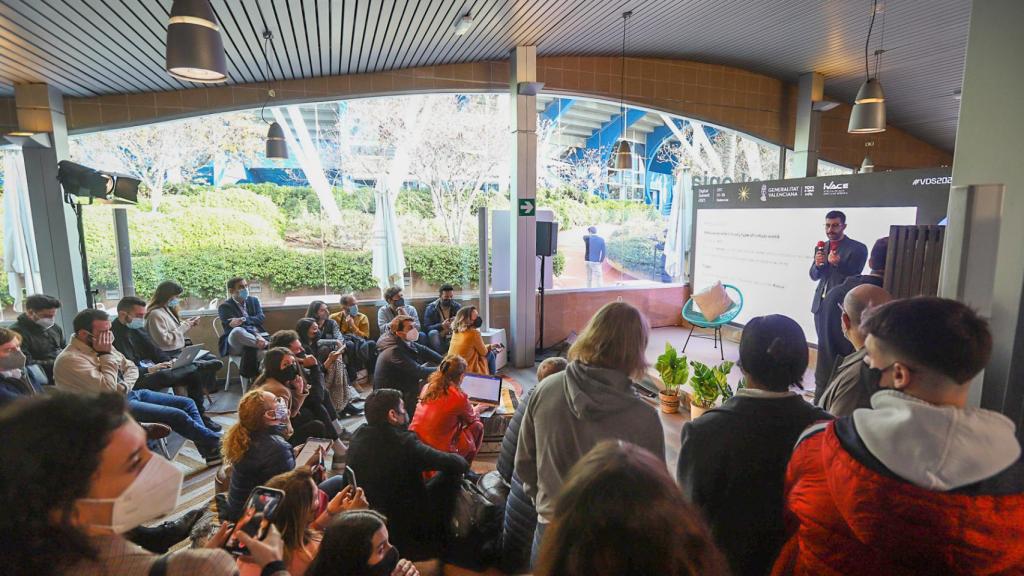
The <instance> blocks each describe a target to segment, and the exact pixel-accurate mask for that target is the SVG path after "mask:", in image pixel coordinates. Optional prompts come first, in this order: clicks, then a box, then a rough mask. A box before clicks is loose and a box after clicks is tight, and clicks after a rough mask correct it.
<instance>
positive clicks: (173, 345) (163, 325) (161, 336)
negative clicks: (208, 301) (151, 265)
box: [146, 280, 202, 356]
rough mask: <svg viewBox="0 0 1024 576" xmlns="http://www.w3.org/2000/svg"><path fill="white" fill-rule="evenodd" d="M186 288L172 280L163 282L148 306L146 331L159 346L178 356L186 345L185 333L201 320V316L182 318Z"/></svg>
mask: <svg viewBox="0 0 1024 576" xmlns="http://www.w3.org/2000/svg"><path fill="white" fill-rule="evenodd" d="M184 291H185V290H184V288H182V287H181V286H180V285H178V284H177V283H175V282H171V281H170V280H167V281H164V282H161V283H160V284H159V285H158V286H157V287H156V291H155V292H153V298H152V299H151V300H150V301H149V306H148V307H147V308H146V331H148V332H149V336H150V338H152V339H153V342H154V343H155V344H156V346H157V348H159V349H160V350H162V351H164V352H166V353H167V354H169V355H171V356H177V355H178V353H180V352H181V349H182V348H184V347H185V333H186V332H188V331H189V330H191V329H192V328H193V327H194V326H195V325H196V324H199V321H200V320H202V318H201V317H199V316H193V317H191V318H189V319H188V320H182V319H181V294H182V293H183V292H184Z"/></svg>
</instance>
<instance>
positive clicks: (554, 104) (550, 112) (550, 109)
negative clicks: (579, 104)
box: [540, 98, 576, 122]
mask: <svg viewBox="0 0 1024 576" xmlns="http://www.w3.org/2000/svg"><path fill="white" fill-rule="evenodd" d="M575 102H576V101H575V100H573V99H572V98H555V99H554V100H552V101H551V103H550V104H548V105H547V107H546V108H544V111H543V112H541V113H540V121H541V122H543V121H545V120H546V121H548V122H558V119H559V118H561V117H562V115H563V114H565V112H566V111H567V110H569V109H570V108H572V105H573V104H574V103H575Z"/></svg>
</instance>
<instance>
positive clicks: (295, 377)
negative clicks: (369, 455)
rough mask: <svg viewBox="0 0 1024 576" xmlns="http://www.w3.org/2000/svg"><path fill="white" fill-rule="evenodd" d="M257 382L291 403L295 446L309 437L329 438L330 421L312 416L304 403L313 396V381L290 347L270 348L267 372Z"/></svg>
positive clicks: (290, 438)
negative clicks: (311, 391)
mask: <svg viewBox="0 0 1024 576" xmlns="http://www.w3.org/2000/svg"><path fill="white" fill-rule="evenodd" d="M253 386H256V387H258V388H261V389H263V390H266V391H268V392H270V393H272V394H273V395H274V396H277V397H278V398H282V399H283V400H284V402H285V406H287V407H288V414H289V420H288V421H287V426H288V435H287V438H288V441H289V442H291V444H292V445H293V446H299V445H300V444H305V442H306V440H307V439H309V438H326V437H327V429H326V427H327V425H325V423H323V422H321V421H320V420H318V419H316V418H315V417H313V416H312V414H311V412H310V411H309V410H306V411H303V405H304V404H305V403H306V401H307V399H308V398H309V393H310V385H309V381H308V380H307V379H306V378H305V377H304V376H303V374H302V369H301V367H300V365H299V363H298V361H297V360H296V358H295V355H294V354H293V353H292V351H291V350H289V349H288V348H282V347H277V348H270V349H268V350H267V354H266V355H265V356H264V357H263V372H262V373H261V374H260V375H259V377H258V378H256V381H255V382H254V383H253Z"/></svg>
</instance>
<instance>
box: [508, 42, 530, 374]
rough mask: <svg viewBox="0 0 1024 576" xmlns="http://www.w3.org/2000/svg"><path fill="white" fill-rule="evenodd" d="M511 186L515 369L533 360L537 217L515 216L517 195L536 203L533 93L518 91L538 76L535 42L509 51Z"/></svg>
mask: <svg viewBox="0 0 1024 576" xmlns="http://www.w3.org/2000/svg"><path fill="white" fill-rule="evenodd" d="M511 60H512V66H511V71H512V78H511V81H510V82H509V95H510V96H511V98H512V102H513V105H512V107H511V108H512V122H511V125H512V139H513V140H512V141H513V146H512V170H511V173H512V189H511V197H512V198H511V199H512V206H511V213H510V217H511V218H514V219H515V220H514V222H513V223H511V225H510V226H509V248H510V252H511V257H510V264H511V268H512V269H511V271H510V272H511V273H510V277H511V280H512V282H511V286H510V288H509V289H510V300H511V302H510V316H511V323H510V324H511V328H512V331H511V334H510V335H509V336H510V338H509V340H510V342H509V349H510V351H511V353H512V363H513V364H514V365H515V366H516V367H517V368H528V367H531V366H533V363H534V345H535V343H536V340H537V217H536V216H535V215H530V216H519V210H518V208H519V203H520V201H521V200H526V201H529V204H530V205H531V206H534V207H535V202H536V198H537V97H536V96H526V95H522V94H519V84H520V83H522V82H536V81H537V47H536V46H518V47H516V48H515V49H513V50H512V58H511Z"/></svg>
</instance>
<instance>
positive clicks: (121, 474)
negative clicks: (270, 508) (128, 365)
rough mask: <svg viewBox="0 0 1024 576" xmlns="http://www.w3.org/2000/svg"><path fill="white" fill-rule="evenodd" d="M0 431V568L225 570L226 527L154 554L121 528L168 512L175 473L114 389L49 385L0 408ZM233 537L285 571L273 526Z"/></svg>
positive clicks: (46, 573)
mask: <svg viewBox="0 0 1024 576" xmlns="http://www.w3.org/2000/svg"><path fill="white" fill-rule="evenodd" d="M0 437H2V438H3V439H4V442H2V443H0V469H2V470H3V471H4V473H3V474H0V505H2V506H3V511H4V512H3V514H0V558H3V571H4V573H7V574H31V575H33V576H58V575H61V574H75V575H76V576H100V575H104V574H117V575H119V576H147V575H148V574H150V573H151V572H150V571H151V570H152V569H154V565H155V564H157V563H159V564H161V565H162V568H163V570H164V573H165V574H167V575H168V576H184V575H187V574H203V575H204V576H230V575H233V574H234V573H235V570H236V568H235V562H234V558H232V556H231V555H230V554H228V553H227V552H225V551H224V550H221V549H219V548H220V547H221V546H222V545H223V544H224V542H225V541H226V540H227V537H228V535H229V531H228V529H227V527H225V528H224V529H222V530H221V531H220V532H218V533H217V535H216V536H215V537H214V538H212V539H211V540H210V542H208V543H207V547H206V548H198V549H191V550H182V551H179V552H175V553H173V554H169V555H167V556H163V557H158V556H156V555H155V554H152V553H149V552H147V551H145V550H143V549H142V548H139V547H138V546H136V545H135V544H132V543H131V542H129V541H128V540H127V539H126V538H125V537H124V536H123V534H124V533H125V532H127V531H128V530H130V529H132V528H135V527H137V526H140V525H142V524H143V523H147V522H150V521H152V520H155V519H157V518H159V517H161V516H163V515H165V514H168V513H169V512H171V511H172V510H173V509H174V507H175V505H176V503H177V500H178V496H179V493H180V491H181V485H182V478H183V476H182V473H181V471H179V470H178V469H177V468H176V467H175V466H174V465H173V464H171V463H170V462H168V461H167V460H165V459H163V458H161V457H158V456H154V455H153V454H152V453H151V452H150V451H149V449H148V448H147V447H146V433H145V432H144V431H143V429H142V428H141V427H140V426H139V425H138V424H137V423H136V422H135V420H133V419H132V418H131V417H130V416H128V415H127V414H126V413H125V401H124V398H123V397H121V396H120V395H118V394H113V393H104V394H99V395H77V394H66V393H61V392H58V393H55V394H45V395H40V396H38V397H36V398H32V399H30V400H27V401H25V402H19V403H16V404H12V405H10V406H8V407H6V409H4V410H2V411H0ZM55 446H59V449H54V447H55ZM29 463H31V465H29ZM239 538H240V539H241V540H242V541H243V542H244V543H245V545H246V546H247V547H248V548H249V550H250V552H251V555H250V559H251V561H253V562H254V563H255V564H256V565H258V566H260V567H261V569H262V570H263V573H264V574H266V575H271V574H272V575H274V576H287V574H288V573H287V571H286V570H285V568H284V564H283V562H282V547H281V541H280V535H279V534H278V532H277V529H276V528H274V529H272V530H271V532H270V534H269V535H268V536H267V538H266V539H265V540H264V541H262V542H261V541H258V540H254V539H252V538H249V537H248V535H239Z"/></svg>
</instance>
